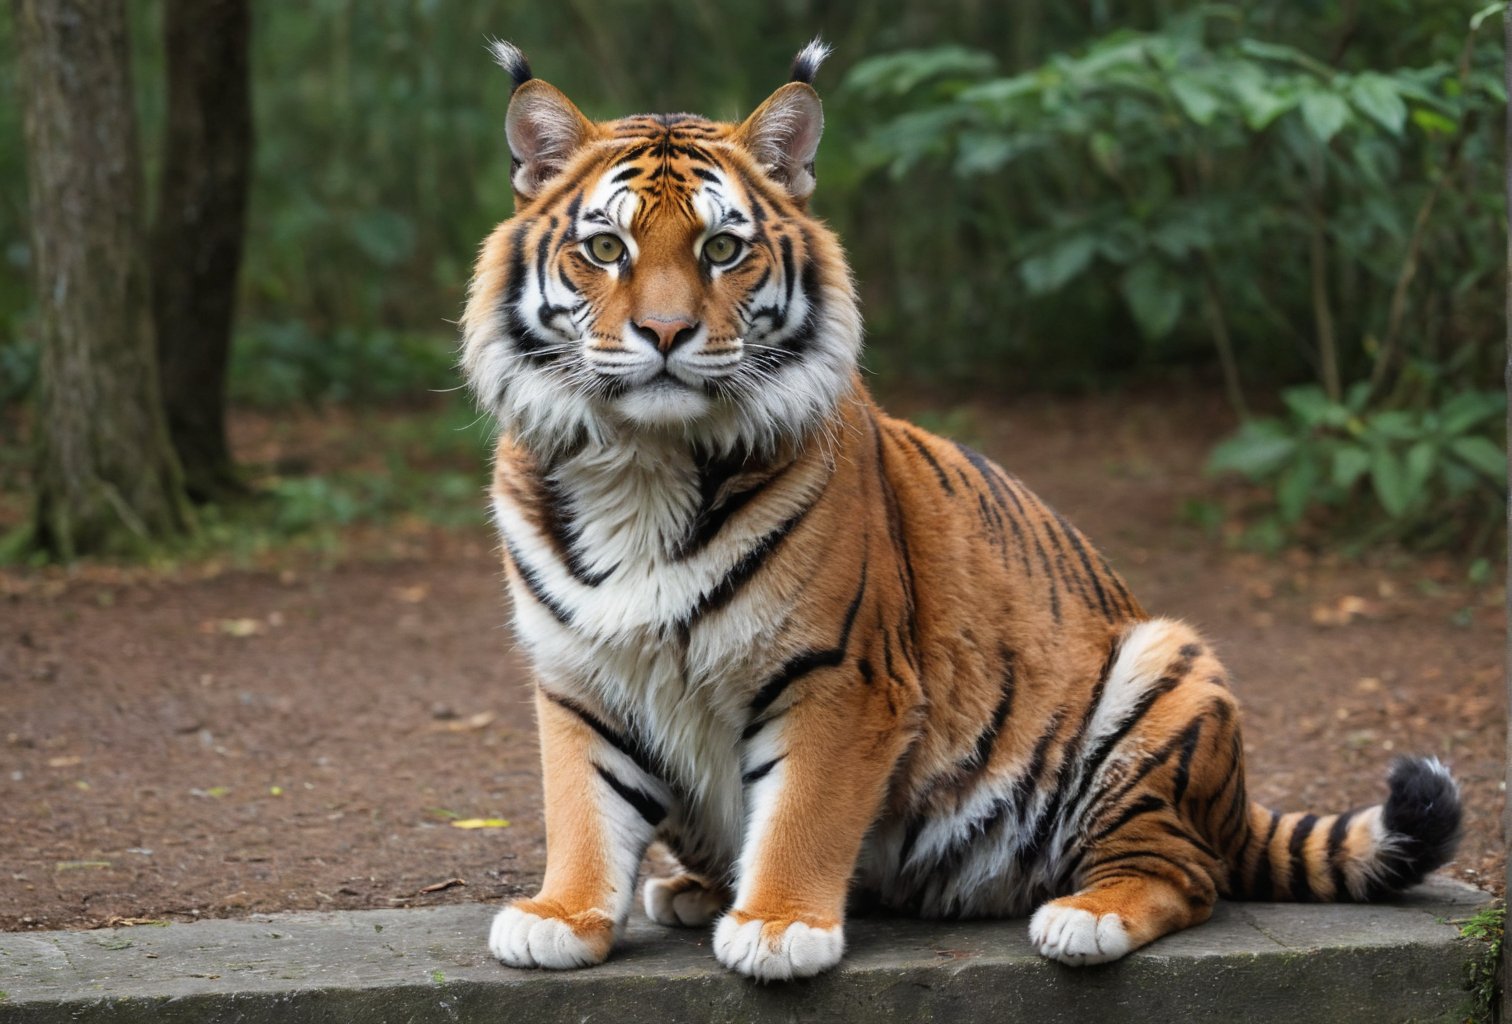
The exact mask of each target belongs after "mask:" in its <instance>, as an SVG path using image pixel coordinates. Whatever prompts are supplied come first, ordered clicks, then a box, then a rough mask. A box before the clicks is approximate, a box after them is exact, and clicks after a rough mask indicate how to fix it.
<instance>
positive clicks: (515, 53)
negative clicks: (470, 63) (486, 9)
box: [488, 39, 535, 94]
mask: <svg viewBox="0 0 1512 1024" xmlns="http://www.w3.org/2000/svg"><path fill="white" fill-rule="evenodd" d="M488 52H489V53H490V54H492V55H493V59H494V62H495V63H496V64H498V65H499V67H501V68H503V69H504V70H505V71H508V72H509V77H510V79H511V81H512V82H513V84H512V85H511V86H510V87H509V91H510V93H511V94H512V93H513V92H514V91H515V90H516V89H518V88H519V87H520V86H522V85H524V84H525V83H526V82H528V81H530V80H531V79H532V78H533V77H535V76H534V75H532V74H531V73H530V61H529V60H528V59H527V58H526V56H525V51H524V50H522V49H520V48H519V47H518V46H516V45H515V44H514V43H506V42H504V40H502V39H490V40H489V41H488Z"/></svg>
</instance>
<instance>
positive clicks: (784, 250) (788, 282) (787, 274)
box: [777, 235, 798, 306]
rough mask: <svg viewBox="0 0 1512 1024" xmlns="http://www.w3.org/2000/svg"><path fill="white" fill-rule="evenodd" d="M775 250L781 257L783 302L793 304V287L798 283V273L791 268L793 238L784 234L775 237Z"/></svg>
mask: <svg viewBox="0 0 1512 1024" xmlns="http://www.w3.org/2000/svg"><path fill="white" fill-rule="evenodd" d="M777 250H778V252H779V254H780V255H781V257H782V287H783V289H784V292H785V295H784V298H783V300H782V301H783V304H784V305H787V306H791V305H792V304H793V288H794V287H796V286H797V284H798V274H797V273H796V272H795V271H794V269H793V240H792V239H791V238H788V237H787V236H786V235H784V236H783V237H781V238H779V239H777Z"/></svg>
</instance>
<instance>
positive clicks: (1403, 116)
mask: <svg viewBox="0 0 1512 1024" xmlns="http://www.w3.org/2000/svg"><path fill="white" fill-rule="evenodd" d="M1349 99H1350V102H1352V103H1353V104H1354V105H1355V106H1356V107H1357V108H1359V110H1360V111H1361V112H1362V113H1364V114H1365V116H1366V117H1368V118H1370V119H1371V120H1372V121H1374V122H1376V123H1377V124H1379V125H1380V126H1381V127H1382V128H1385V129H1386V130H1387V131H1389V132H1390V133H1391V134H1393V135H1400V134H1402V129H1403V127H1405V126H1406V124H1407V104H1405V103H1403V102H1402V96H1401V94H1400V93H1399V92H1397V88H1396V83H1394V82H1393V81H1392V80H1391V79H1390V78H1387V77H1386V76H1385V75H1382V74H1377V73H1376V72H1373V71H1367V72H1365V73H1364V74H1362V75H1360V76H1359V77H1358V78H1356V79H1355V80H1354V81H1353V82H1352V83H1350V87H1349Z"/></svg>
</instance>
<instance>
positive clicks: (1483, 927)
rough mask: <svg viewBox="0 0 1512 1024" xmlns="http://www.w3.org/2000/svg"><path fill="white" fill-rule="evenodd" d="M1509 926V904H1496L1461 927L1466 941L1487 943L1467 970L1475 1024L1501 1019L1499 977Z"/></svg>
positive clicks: (1485, 1023) (1471, 1017) (1461, 932)
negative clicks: (1507, 926)
mask: <svg viewBox="0 0 1512 1024" xmlns="http://www.w3.org/2000/svg"><path fill="white" fill-rule="evenodd" d="M1506 924H1507V906H1506V904H1505V903H1495V904H1492V905H1491V906H1489V907H1486V908H1484V909H1482V910H1479V911H1477V912H1476V913H1475V915H1474V916H1473V917H1471V918H1470V919H1469V920H1467V921H1466V922H1465V923H1464V924H1463V925H1461V926H1460V935H1461V936H1462V937H1463V938H1466V939H1471V940H1473V941H1476V942H1480V943H1483V944H1484V948H1483V949H1482V950H1481V951H1480V952H1479V953H1478V954H1477V955H1474V956H1472V957H1471V958H1470V961H1469V963H1468V964H1467V965H1466V970H1465V973H1466V979H1465V980H1466V985H1467V987H1468V988H1469V990H1470V997H1471V1000H1472V1005H1471V1009H1470V1016H1469V1017H1468V1020H1469V1021H1471V1022H1473V1024H1490V1022H1491V1021H1494V1020H1496V1019H1497V1005H1496V1003H1497V997H1498V995H1499V993H1498V992H1497V987H1498V983H1497V977H1498V975H1499V973H1500V969H1501V957H1502V942H1503V941H1504V940H1505V931H1506Z"/></svg>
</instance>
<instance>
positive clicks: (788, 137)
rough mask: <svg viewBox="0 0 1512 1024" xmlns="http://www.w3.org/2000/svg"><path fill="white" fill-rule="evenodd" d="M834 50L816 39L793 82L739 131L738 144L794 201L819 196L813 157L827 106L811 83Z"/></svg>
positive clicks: (796, 64) (806, 49)
mask: <svg viewBox="0 0 1512 1024" xmlns="http://www.w3.org/2000/svg"><path fill="white" fill-rule="evenodd" d="M829 52H830V51H829V47H828V46H826V45H824V44H823V43H821V42H820V41H819V40H817V39H816V40H814V41H813V42H811V43H809V44H808V45H807V46H805V47H804V48H803V49H802V50H801V51H800V52H799V54H798V56H797V57H796V58H795V59H794V60H793V78H792V81H790V82H788V84H787V85H784V86H783V87H782V88H781V89H778V90H777V91H776V92H774V93H772V95H771V96H768V97H767V99H766V102H765V103H763V104H762V105H761V106H759V107H757V108H756V110H755V111H754V112H753V113H752V114H751V116H750V117H748V118H746V119H745V120H744V121H743V122H741V125H740V127H739V128H737V129H735V134H734V136H733V138H734V141H735V142H737V143H739V144H740V145H741V146H743V147H744V148H745V149H746V151H747V152H748V153H750V154H751V156H753V157H754V158H755V159H756V163H757V164H759V165H760V166H761V169H762V170H763V171H765V172H766V173H767V175H768V176H769V177H771V178H772V179H773V180H774V181H776V182H778V183H779V184H780V185H782V186H783V188H784V189H786V190H787V193H788V195H790V196H792V197H793V198H794V199H798V200H804V199H807V198H808V197H809V196H810V195H812V194H813V192H814V185H815V183H816V182H815V179H814V155H815V154H816V153H817V152H818V151H819V137H820V136H821V135H823V134H824V108H823V105H822V104H821V103H820V102H819V94H818V93H817V92H815V91H814V87H813V86H812V85H811V84H810V83H811V82H813V80H814V75H815V74H816V73H817V72H818V71H819V65H820V64H821V63H823V62H824V58H825V57H827V56H829Z"/></svg>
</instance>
